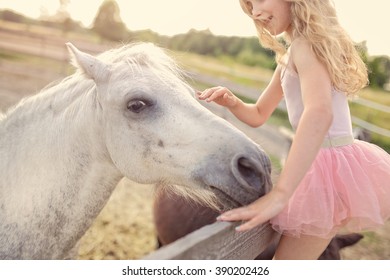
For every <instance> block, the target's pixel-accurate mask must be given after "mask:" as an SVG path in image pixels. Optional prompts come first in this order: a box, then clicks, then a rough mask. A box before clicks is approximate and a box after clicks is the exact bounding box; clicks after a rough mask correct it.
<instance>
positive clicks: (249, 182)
mask: <svg viewBox="0 0 390 280" xmlns="http://www.w3.org/2000/svg"><path fill="white" fill-rule="evenodd" d="M231 163H232V165H231V167H232V172H233V175H234V177H235V178H236V180H237V181H238V182H239V183H240V185H241V187H242V188H244V189H245V190H246V191H248V192H249V193H250V194H253V195H255V196H256V197H260V196H262V195H264V194H266V193H267V192H268V191H270V189H271V187H272V183H271V177H270V176H271V162H270V159H269V157H268V156H265V155H261V156H260V157H259V156H254V155H250V156H246V155H236V156H235V157H234V158H233V160H232V162H231Z"/></svg>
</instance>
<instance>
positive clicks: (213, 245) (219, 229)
mask: <svg viewBox="0 0 390 280" xmlns="http://www.w3.org/2000/svg"><path fill="white" fill-rule="evenodd" d="M237 225H238V223H230V222H216V223H214V224H211V225H207V226H204V227H202V228H201V229H199V230H197V231H194V232H192V233H190V234H188V235H186V236H185V237H183V238H181V239H178V240H177V241H175V242H173V243H171V244H169V245H167V246H164V247H162V248H161V249H159V250H157V251H155V252H153V253H151V254H149V255H147V256H146V257H145V258H144V259H146V260H253V259H255V257H257V256H258V255H259V254H260V253H262V252H263V251H264V250H265V249H266V248H267V246H268V245H269V244H270V243H271V242H272V241H273V240H274V239H276V238H278V237H279V235H278V234H277V233H276V232H275V231H274V230H273V229H272V228H271V226H270V225H269V224H264V225H261V226H258V227H256V228H254V229H252V230H250V231H248V232H236V231H235V227H236V226H237Z"/></svg>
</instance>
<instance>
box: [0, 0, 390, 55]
mask: <svg viewBox="0 0 390 280" xmlns="http://www.w3.org/2000/svg"><path fill="white" fill-rule="evenodd" d="M333 1H334V3H335V5H336V9H337V11H338V14H339V18H340V22H341V23H342V25H343V26H344V28H345V29H346V30H347V31H348V32H349V33H350V35H351V37H352V39H353V40H355V41H356V42H360V41H363V40H366V41H367V46H368V52H369V54H370V55H384V54H386V55H389V56H390V32H388V31H387V30H386V29H388V27H389V26H390V1H388V0H370V1H359V0H333ZM102 2H103V0H70V4H69V6H68V11H69V12H70V14H71V17H72V18H73V19H74V20H77V21H81V22H82V23H83V24H84V25H85V26H87V27H89V26H90V25H91V24H92V22H93V19H94V17H95V16H96V14H97V11H98V9H99V7H100V5H101V3H102ZM117 2H118V4H119V8H120V10H121V17H122V20H123V21H124V23H125V24H126V25H127V28H128V29H130V30H140V29H151V30H153V31H155V32H157V33H159V34H163V35H173V34H177V33H186V32H187V31H188V30H189V29H191V28H195V29H198V30H202V29H207V28H209V29H210V30H211V31H212V32H213V33H214V34H216V35H229V36H230V35H236V36H255V35H256V32H255V29H254V27H253V24H252V22H251V21H250V20H249V18H248V17H247V16H246V15H245V14H244V13H243V12H242V10H241V8H240V6H239V3H238V0H146V1H142V0H117ZM58 7H59V0H24V1H22V0H0V9H5V8H7V9H13V10H15V11H17V12H20V13H22V14H24V15H27V16H30V17H34V18H37V17H39V16H40V15H41V14H42V12H43V11H44V12H45V13H46V14H50V15H53V14H55V12H56V10H57V9H58Z"/></svg>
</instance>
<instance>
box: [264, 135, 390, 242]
mask: <svg viewBox="0 0 390 280" xmlns="http://www.w3.org/2000/svg"><path fill="white" fill-rule="evenodd" d="M389 217H390V155H389V154H388V153H387V152H385V151H384V150H382V149H381V148H379V147H377V146H375V145H373V144H370V143H367V142H363V141H359V140H355V141H354V143H353V144H351V145H346V146H340V147H332V148H322V149H321V150H320V152H319V154H318V155H317V157H316V159H315V161H314V162H313V164H312V166H311V167H310V169H309V171H308V172H307V174H306V175H305V177H304V179H303V180H302V181H301V183H300V184H299V186H298V188H297V189H296V190H295V192H294V195H293V196H292V197H291V199H290V200H289V203H288V205H287V206H286V207H285V209H284V210H283V211H282V212H281V213H280V214H279V215H278V216H276V217H274V218H273V219H271V224H272V227H273V228H274V229H275V230H276V231H278V232H279V233H281V234H284V235H289V236H293V237H299V236H300V235H301V234H303V235H311V236H318V237H322V238H330V237H332V236H334V235H335V234H336V233H337V232H338V231H339V230H340V229H341V228H346V229H348V230H350V231H354V232H356V231H362V230H369V229H374V228H376V227H379V226H381V225H383V224H384V222H385V220H386V219H387V218H389Z"/></svg>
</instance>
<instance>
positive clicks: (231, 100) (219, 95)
mask: <svg viewBox="0 0 390 280" xmlns="http://www.w3.org/2000/svg"><path fill="white" fill-rule="evenodd" d="M197 95H198V98H199V99H200V100H206V101H207V102H211V101H214V102H215V103H217V104H219V105H221V106H225V107H229V108H232V107H234V106H236V105H237V103H238V98H237V97H236V96H235V95H234V94H233V93H232V92H231V91H230V90H229V89H227V88H225V87H212V88H208V89H205V90H204V91H203V92H200V91H198V92H197Z"/></svg>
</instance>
